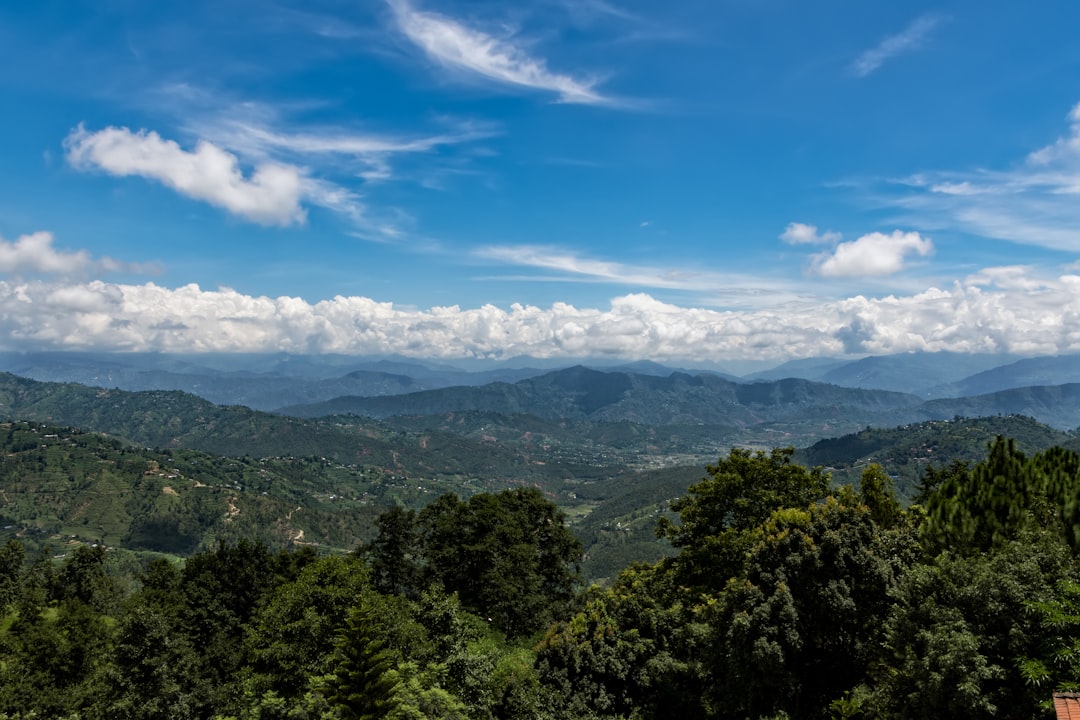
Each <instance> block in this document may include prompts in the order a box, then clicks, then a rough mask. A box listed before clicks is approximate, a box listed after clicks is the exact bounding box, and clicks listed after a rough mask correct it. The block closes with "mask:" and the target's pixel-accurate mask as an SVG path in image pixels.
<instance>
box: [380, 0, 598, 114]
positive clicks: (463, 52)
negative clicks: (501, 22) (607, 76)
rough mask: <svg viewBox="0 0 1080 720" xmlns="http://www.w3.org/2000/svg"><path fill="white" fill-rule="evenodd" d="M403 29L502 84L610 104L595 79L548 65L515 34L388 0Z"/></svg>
mask: <svg viewBox="0 0 1080 720" xmlns="http://www.w3.org/2000/svg"><path fill="white" fill-rule="evenodd" d="M388 2H389V4H390V7H391V8H392V10H393V15H394V18H395V20H396V22H397V26H398V28H399V29H400V30H401V32H402V33H403V34H404V35H405V37H407V38H408V39H409V40H410V41H412V42H413V43H414V44H415V45H416V46H417V47H419V48H420V49H421V50H423V51H424V52H425V53H426V54H427V55H428V57H430V58H431V59H433V60H435V61H436V62H438V63H439V64H441V65H443V66H444V67H446V68H448V69H450V70H452V71H455V72H463V73H467V74H471V75H474V76H479V77H482V78H485V79H487V80H490V81H494V82H497V83H500V84H503V85H510V86H514V87H519V88H528V89H532V90H543V91H547V92H553V93H555V94H556V95H557V96H558V98H559V101H560V102H564V103H579V104H584V105H601V104H610V103H611V102H612V101H611V99H610V98H608V97H606V96H604V95H602V94H600V93H599V92H598V91H597V90H596V84H597V82H596V80H593V79H586V78H581V77H575V76H573V75H568V74H563V73H559V72H555V71H553V70H550V69H548V66H547V62H546V61H545V60H544V59H542V58H538V57H534V56H533V55H531V54H530V53H529V52H528V51H527V50H526V48H525V47H524V45H523V44H522V43H521V42H520V41H517V40H516V39H515V38H514V37H513V36H509V37H502V38H500V37H495V36H494V35H490V34H488V33H485V32H483V31H481V30H477V29H475V28H471V27H469V26H467V25H465V24H463V23H461V22H458V21H457V20H454V19H452V18H449V17H446V16H445V15H440V14H438V13H433V12H425V11H421V10H416V9H414V8H413V7H412V5H411V4H410V3H408V2H407V1H406V0H388Z"/></svg>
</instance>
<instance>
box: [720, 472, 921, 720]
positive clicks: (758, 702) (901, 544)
mask: <svg viewBox="0 0 1080 720" xmlns="http://www.w3.org/2000/svg"><path fill="white" fill-rule="evenodd" d="M858 500H859V498H858V497H856V496H855V495H854V493H852V492H851V491H850V490H849V489H848V490H845V491H841V492H840V493H839V495H838V496H835V497H829V498H827V499H826V500H825V501H824V502H823V503H819V504H814V505H810V506H808V507H806V508H803V509H796V508H786V509H781V510H777V511H775V512H774V513H773V514H772V516H771V517H770V518H769V519H768V520H767V521H766V522H765V523H763V524H762V525H761V527H760V529H759V530H758V531H756V532H755V533H754V534H755V535H756V541H755V543H754V545H753V547H752V549H751V550H750V552H749V553H748V555H747V558H746V562H745V568H746V569H745V572H744V574H743V575H742V576H741V577H739V578H736V579H732V580H731V581H730V582H729V583H728V586H727V587H726V588H725V590H724V592H723V593H721V594H720V595H718V596H717V597H716V600H715V602H711V603H709V604H708V605H707V606H706V607H705V608H704V610H703V613H702V616H703V618H704V619H706V620H707V621H708V623H709V625H710V627H711V628H712V630H713V635H712V638H713V649H712V653H713V655H712V657H713V658H714V660H713V661H712V662H711V663H710V664H709V667H710V670H711V672H712V677H711V682H710V690H709V692H708V693H707V696H708V698H709V700H710V703H711V704H712V706H713V707H714V708H717V709H719V710H720V711H721V713H722V714H724V715H730V716H740V717H741V716H749V717H759V716H766V715H772V714H775V713H777V712H784V713H786V714H787V715H788V716H789V717H792V718H813V717H821V716H823V715H824V714H825V713H826V712H827V711H828V707H829V704H830V702H831V701H833V700H835V699H837V698H840V697H841V696H842V695H843V694H844V693H845V692H848V691H850V690H851V689H852V688H853V687H855V686H856V685H857V684H858V683H859V682H860V681H862V680H864V679H865V678H866V674H867V668H868V666H869V664H870V662H871V661H872V660H873V659H874V658H875V657H876V654H877V651H878V647H879V645H880V641H881V626H882V624H883V622H884V619H885V617H886V616H887V613H888V610H889V607H890V599H889V593H890V591H891V589H892V588H893V587H894V585H895V583H896V581H897V577H898V576H899V575H900V574H901V573H902V572H903V571H904V570H905V569H906V567H907V566H909V565H910V564H911V563H912V562H913V561H914V560H915V558H916V557H918V554H919V552H918V550H919V547H918V543H917V536H916V534H915V531H914V529H913V528H911V527H906V528H899V527H898V528H897V529H894V530H889V529H887V528H883V527H881V526H879V525H878V524H877V523H876V522H875V517H874V515H875V513H874V510H873V509H871V508H870V507H868V506H867V505H865V504H863V503H860V502H858ZM890 522H897V523H899V518H898V519H897V520H890Z"/></svg>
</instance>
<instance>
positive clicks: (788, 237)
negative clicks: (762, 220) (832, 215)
mask: <svg viewBox="0 0 1080 720" xmlns="http://www.w3.org/2000/svg"><path fill="white" fill-rule="evenodd" d="M840 238H841V235H840V233H838V232H833V231H831V230H826V231H825V232H823V233H818V229H817V227H815V226H814V225H806V224H805V223H799V222H793V223H788V226H787V227H786V228H784V232H782V233H781V234H780V239H781V240H783V241H784V242H786V243H788V244H789V245H831V244H833V243H836V242H839V241H840Z"/></svg>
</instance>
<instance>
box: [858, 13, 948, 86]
mask: <svg viewBox="0 0 1080 720" xmlns="http://www.w3.org/2000/svg"><path fill="white" fill-rule="evenodd" d="M940 22H941V18H940V17H937V16H935V15H923V16H922V17H919V18H916V19H915V20H914V21H912V23H911V24H910V25H908V26H907V27H906V28H905V29H904V31H903V32H900V33H898V34H896V35H890V36H889V37H887V38H885V39H884V40H882V41H881V42H880V43H878V45H877V46H875V47H873V48H871V49H869V50H867V51H866V52H864V53H863V54H862V55H860V56H859V57H858V58H856V59H855V62H853V63H852V64H851V71H852V72H853V73H855V75H857V76H858V77H866V76H867V75H870V74H871V73H873V72H874V71H875V70H877V69H878V68H879V67H881V66H882V65H883V64H884V63H885V62H886V61H887V60H890V59H892V58H893V57H895V56H897V55H900V54H901V53H905V52H908V51H911V50H914V49H916V48H918V47H919V46H920V45H921V44H922V42H923V40H925V39H926V37H927V35H929V34H930V32H931V31H932V30H933V29H934V28H935V27H937V25H938V24H939V23H940Z"/></svg>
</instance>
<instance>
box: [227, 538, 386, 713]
mask: <svg viewBox="0 0 1080 720" xmlns="http://www.w3.org/2000/svg"><path fill="white" fill-rule="evenodd" d="M367 591H369V585H368V572H367V568H366V567H365V566H364V564H363V563H362V562H360V561H359V560H358V559H356V558H353V557H338V556H330V557H325V558H321V559H319V560H317V561H316V562H314V563H312V564H310V565H308V566H307V567H305V568H304V569H303V570H302V571H301V572H300V575H299V577H297V578H296V580H294V581H293V582H291V583H286V584H285V585H282V586H280V587H279V588H277V590H275V592H274V593H273V594H272V596H271V598H270V599H269V601H268V602H267V603H266V604H265V605H263V606H262V607H260V608H259V610H258V611H257V612H256V614H255V615H254V617H253V618H252V620H251V622H250V623H249V625H248V627H247V635H246V637H245V641H244V643H245V647H246V655H247V665H248V669H247V671H246V679H245V689H246V691H247V693H248V694H249V695H252V696H254V697H262V696H263V695H265V694H267V693H273V694H274V695H275V696H276V697H278V698H279V699H280V700H281V702H282V703H284V704H286V705H288V704H290V703H297V702H300V701H301V700H302V699H303V697H304V695H305V693H306V692H307V691H309V690H310V689H311V687H310V683H311V681H312V679H313V678H317V677H320V676H323V675H326V674H327V673H329V672H331V671H332V670H333V654H334V647H335V642H336V640H337V638H338V635H339V634H340V632H341V629H342V628H343V627H344V626H345V623H346V620H347V618H348V615H349V611H350V609H351V608H352V607H353V606H354V605H355V604H356V602H357V599H358V598H360V597H361V596H362V595H363V593H365V592H367Z"/></svg>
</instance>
